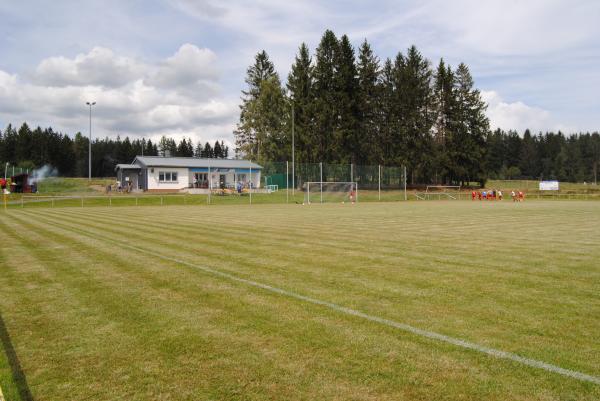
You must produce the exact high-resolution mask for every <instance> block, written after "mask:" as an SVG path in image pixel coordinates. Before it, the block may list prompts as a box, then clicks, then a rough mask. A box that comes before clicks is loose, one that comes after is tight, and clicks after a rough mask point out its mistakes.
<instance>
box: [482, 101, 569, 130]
mask: <svg viewBox="0 0 600 401" xmlns="http://www.w3.org/2000/svg"><path fill="white" fill-rule="evenodd" d="M481 97H482V98H483V100H484V101H485V102H486V103H487V104H488V109H487V116H488V118H489V119H490V125H491V127H492V129H496V128H501V129H503V130H505V131H507V130H517V131H518V132H519V133H523V131H525V129H530V130H531V131H532V132H539V131H547V130H556V131H558V130H562V131H563V132H565V131H566V132H575V131H576V129H575V128H573V127H568V126H564V125H561V124H558V123H557V122H556V121H555V120H554V118H553V117H552V115H551V114H550V112H549V111H547V110H544V109H542V108H540V107H534V106H528V105H527V104H525V103H523V102H521V101H516V102H506V101H504V99H502V97H501V96H500V95H499V94H498V93H497V92H495V91H482V92H481Z"/></svg>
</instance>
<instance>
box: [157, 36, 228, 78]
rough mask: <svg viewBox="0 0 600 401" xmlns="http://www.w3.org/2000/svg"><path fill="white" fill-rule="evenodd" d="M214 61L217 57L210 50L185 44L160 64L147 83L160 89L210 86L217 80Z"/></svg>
mask: <svg viewBox="0 0 600 401" xmlns="http://www.w3.org/2000/svg"><path fill="white" fill-rule="evenodd" d="M216 61H217V55H216V54H215V53H214V52H213V51H212V50H210V49H200V48H198V47H196V46H194V45H191V44H189V43H186V44H184V45H182V46H181V47H180V48H179V50H177V53H175V54H174V55H173V56H171V57H169V58H167V59H166V60H165V61H164V62H162V63H161V64H160V65H159V66H158V68H157V69H156V71H155V72H154V73H152V74H151V75H150V77H149V78H148V79H147V81H148V83H149V84H151V85H154V86H157V87H160V88H173V87H178V88H181V87H190V86H194V85H197V84H209V85H210V83H211V82H214V81H215V80H216V79H217V78H218V73H217V66H216Z"/></svg>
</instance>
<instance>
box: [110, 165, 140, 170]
mask: <svg viewBox="0 0 600 401" xmlns="http://www.w3.org/2000/svg"><path fill="white" fill-rule="evenodd" d="M141 168H142V166H140V165H139V164H117V165H116V166H115V171H117V170H139V169H141Z"/></svg>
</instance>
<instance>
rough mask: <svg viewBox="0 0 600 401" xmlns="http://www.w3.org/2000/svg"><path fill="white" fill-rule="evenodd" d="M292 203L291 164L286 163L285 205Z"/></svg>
mask: <svg viewBox="0 0 600 401" xmlns="http://www.w3.org/2000/svg"><path fill="white" fill-rule="evenodd" d="M289 201H290V166H289V162H288V161H286V162H285V203H289Z"/></svg>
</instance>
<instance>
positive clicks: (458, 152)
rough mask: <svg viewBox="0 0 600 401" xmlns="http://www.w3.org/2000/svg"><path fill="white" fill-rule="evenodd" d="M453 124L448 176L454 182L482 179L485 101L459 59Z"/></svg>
mask: <svg viewBox="0 0 600 401" xmlns="http://www.w3.org/2000/svg"><path fill="white" fill-rule="evenodd" d="M455 92H456V101H457V103H458V111H457V124H456V130H455V132H453V136H454V138H453V139H454V143H455V146H454V154H452V155H451V157H452V158H453V174H452V178H453V181H455V182H463V183H467V182H469V181H479V182H481V183H482V184H483V182H484V181H485V170H484V160H485V137H486V136H487V134H488V133H489V120H488V118H487V116H486V115H485V110H486V108H487V105H486V104H485V102H484V101H483V100H482V99H481V94H480V93H479V90H477V89H475V88H474V84H473V78H472V77H471V73H470V72H469V69H468V67H467V66H466V65H465V64H464V63H461V64H459V66H458V68H457V69H456V79H455Z"/></svg>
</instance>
